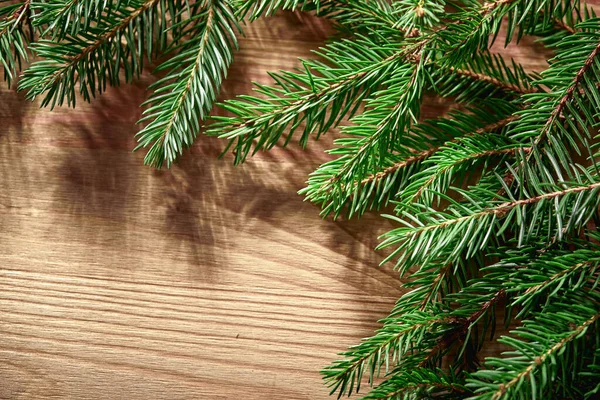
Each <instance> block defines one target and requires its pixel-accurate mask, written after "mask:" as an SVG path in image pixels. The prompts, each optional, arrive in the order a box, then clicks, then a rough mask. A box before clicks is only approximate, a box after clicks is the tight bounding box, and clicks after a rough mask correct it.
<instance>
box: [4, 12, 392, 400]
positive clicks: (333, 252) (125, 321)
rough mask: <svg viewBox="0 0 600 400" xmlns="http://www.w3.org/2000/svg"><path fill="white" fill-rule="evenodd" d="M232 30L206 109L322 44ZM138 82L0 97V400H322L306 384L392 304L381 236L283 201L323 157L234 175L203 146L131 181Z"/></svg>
mask: <svg viewBox="0 0 600 400" xmlns="http://www.w3.org/2000/svg"><path fill="white" fill-rule="evenodd" d="M246 31H247V38H246V39H243V40H242V41H241V52H240V53H238V54H237V55H236V61H235V66H234V67H233V68H232V70H231V71H230V74H229V79H228V81H227V83H226V85H225V88H224V91H223V97H231V96H233V95H234V94H236V93H248V92H249V91H250V90H251V85H250V84H249V82H250V81H252V80H258V81H262V82H269V78H268V76H267V75H266V71H267V70H277V69H290V68H294V67H297V66H299V65H300V63H299V62H298V59H297V58H298V57H308V56H310V49H312V48H316V47H318V46H320V45H322V44H323V42H324V40H325V38H326V37H327V35H329V34H330V33H331V30H330V28H329V27H328V26H327V25H326V24H325V23H323V22H322V21H318V20H316V19H314V18H310V17H307V16H306V15H300V14H292V13H284V14H282V15H281V16H279V17H276V18H272V19H269V20H268V21H263V22H257V23H255V24H252V25H251V26H248V27H247V29H246ZM152 79H153V78H152V77H151V76H149V75H148V76H144V77H143V79H142V80H141V81H140V82H139V83H138V84H136V85H134V86H127V87H122V88H120V89H118V90H114V89H111V90H109V92H108V93H106V94H105V95H103V96H102V97H100V98H99V99H97V100H96V101H94V102H93V103H92V104H84V103H83V102H81V103H79V104H78V106H77V108H76V109H74V110H73V109H67V108H62V109H58V110H55V111H52V112H51V111H50V110H45V109H44V110H40V109H39V105H38V104H36V103H34V104H31V103H29V102H26V101H24V100H23V96H22V95H17V94H15V93H14V92H13V91H8V90H6V89H3V90H2V91H1V92H0V100H1V106H0V188H1V190H0V227H1V228H0V398H2V399H21V398H24V399H31V398H52V397H55V398H73V399H75V398H77V399H81V398H89V399H118V398H123V399H159V398H164V399H198V398H206V399H217V398H223V399H238V398H239V399H242V398H244V399H275V398H281V399H316V398H325V397H326V396H327V389H326V388H325V387H324V386H323V385H322V384H321V377H320V375H319V373H318V371H319V369H321V368H322V367H323V366H325V365H327V364H328V363H329V362H330V361H331V360H332V359H334V358H335V355H336V353H337V352H338V351H341V350H344V349H345V347H346V346H348V345H351V344H354V343H356V342H357V341H358V340H359V339H360V338H361V337H364V336H367V335H370V334H371V333H372V331H373V329H375V328H376V327H377V326H378V324H377V323H376V321H377V319H378V318H381V317H383V316H384V315H385V313H386V312H387V311H389V309H390V308H391V306H392V304H393V302H394V301H395V299H396V298H397V297H398V295H399V293H400V290H399V284H398V280H397V278H396V276H395V274H394V273H393V272H391V271H390V269H389V268H388V269H378V268H377V264H378V262H379V260H380V257H381V256H380V255H378V254H376V253H375V252H373V248H374V246H375V244H376V243H377V241H376V236H377V233H380V232H381V231H383V230H385V229H386V228H387V227H389V225H386V223H385V222H383V223H382V222H381V221H380V218H379V217H377V216H375V215H373V216H370V217H368V220H366V221H364V222H360V223H357V222H355V221H353V222H340V223H333V222H331V221H323V220H322V219H321V218H320V217H319V215H318V213H319V209H318V208H317V207H315V206H313V205H311V204H309V203H306V202H303V199H302V197H300V196H298V195H297V194H296V191H297V190H299V189H300V188H302V187H303V185H304V182H305V180H306V177H307V174H308V173H309V172H310V171H311V170H312V169H314V168H315V167H316V166H317V165H318V164H319V163H320V162H322V161H323V160H324V155H323V149H325V148H326V147H327V141H325V142H323V143H316V144H311V146H310V147H311V148H310V149H309V150H308V151H306V152H303V151H301V150H299V149H297V146H292V147H290V149H289V150H275V151H273V152H270V153H265V154H262V155H259V156H257V157H255V158H253V159H252V160H250V161H249V162H248V163H247V164H246V165H243V166H240V167H234V166H233V165H232V159H231V157H228V158H226V159H224V160H218V155H219V153H220V152H221V150H222V148H223V146H224V143H223V142H221V141H219V140H210V139H207V138H205V137H203V138H200V140H199V141H198V144H197V146H194V148H193V149H192V151H191V152H189V153H188V154H186V156H185V157H184V158H183V159H182V161H181V163H180V165H177V166H175V167H173V168H172V169H171V170H161V171H156V170H152V169H150V168H148V167H144V166H143V165H142V158H143V153H142V152H138V153H132V152H131V150H132V149H133V147H134V146H135V141H134V139H133V134H134V133H135V131H136V127H135V125H134V124H135V121H136V120H137V119H138V118H139V117H140V109H139V107H138V106H139V104H140V103H141V102H142V101H143V99H144V98H145V96H146V95H147V93H146V92H145V87H146V86H147V84H148V83H150V82H151V81H152ZM368 221H371V222H373V221H377V224H369V223H368ZM363 226H364V227H368V229H364V230H362V229H361V227H363ZM374 227H379V228H380V230H379V231H377V230H376V229H374Z"/></svg>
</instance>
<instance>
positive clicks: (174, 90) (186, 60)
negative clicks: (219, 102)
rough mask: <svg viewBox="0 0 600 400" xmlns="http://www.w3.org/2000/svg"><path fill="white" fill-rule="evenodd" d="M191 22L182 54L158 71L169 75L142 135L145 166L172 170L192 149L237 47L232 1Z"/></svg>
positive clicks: (219, 1) (213, 5) (210, 6)
mask: <svg viewBox="0 0 600 400" xmlns="http://www.w3.org/2000/svg"><path fill="white" fill-rule="evenodd" d="M201 7H202V8H203V10H202V12H198V11H196V12H195V13H194V16H193V17H192V18H190V20H188V22H187V23H188V24H189V25H190V26H189V27H187V28H185V29H183V31H182V36H183V35H190V36H191V37H192V39H189V40H187V41H186V42H185V44H184V45H183V46H182V47H181V50H180V51H179V53H178V54H177V55H176V56H174V57H172V58H171V59H169V60H168V61H166V62H165V63H163V64H161V65H160V66H159V67H158V68H157V70H165V69H169V70H170V72H169V73H168V74H167V76H165V77H164V78H162V79H161V80H159V81H158V82H157V83H155V84H154V85H152V86H151V89H154V90H155V91H154V94H153V95H152V96H151V97H150V98H149V99H148V100H147V101H146V102H145V103H144V105H149V106H150V107H149V108H148V109H147V110H146V111H145V112H144V117H143V118H142V119H141V120H140V122H143V121H147V120H150V123H148V124H147V125H146V126H145V127H144V128H143V129H142V130H141V131H140V132H138V134H137V136H138V137H139V139H138V141H139V145H138V147H137V148H141V147H146V146H148V145H150V149H149V150H148V153H147V155H146V157H145V158H144V162H145V163H146V164H151V165H153V166H156V167H160V166H161V165H162V164H163V162H165V161H166V163H167V166H169V165H170V164H171V163H172V162H173V161H174V160H175V159H176V157H177V156H178V155H179V154H181V153H182V151H183V148H184V147H189V146H190V145H191V144H192V143H193V141H194V140H195V138H196V136H197V134H198V133H199V131H200V125H199V122H198V121H199V120H203V119H204V118H205V117H206V115H207V114H208V113H209V112H210V110H211V109H212V106H213V102H214V100H215V98H216V95H217V93H218V90H219V87H220V85H221V81H222V79H223V77H224V76H225V74H226V73H227V69H228V67H229V64H230V63H231V61H232V59H233V54H232V53H233V48H237V41H236V39H235V33H234V31H233V29H234V27H237V28H238V30H239V26H238V25H237V22H236V21H235V17H234V16H233V13H232V12H231V10H230V9H229V7H228V5H227V2H226V1H223V0H210V1H208V2H207V4H202V5H201Z"/></svg>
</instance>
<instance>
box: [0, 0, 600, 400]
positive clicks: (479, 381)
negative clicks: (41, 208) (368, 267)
mask: <svg viewBox="0 0 600 400" xmlns="http://www.w3.org/2000/svg"><path fill="white" fill-rule="evenodd" d="M279 10H296V12H301V11H307V12H312V13H314V14H315V15H317V16H318V17H322V18H327V19H329V20H330V21H331V22H332V23H333V25H334V26H335V27H336V29H337V30H338V34H337V35H336V36H335V37H334V38H333V39H332V40H330V41H329V42H328V43H327V44H326V45H325V46H324V47H322V48H321V49H319V50H317V51H315V57H314V58H313V59H308V60H302V64H301V65H302V67H301V68H298V69H296V70H293V71H280V72H274V73H271V78H272V80H273V83H272V84H271V85H258V84H257V85H256V88H255V89H256V93H255V94H254V95H240V96H238V97H237V98H234V99H227V100H225V101H223V102H222V103H221V104H219V106H220V107H221V108H222V109H223V110H224V111H225V112H224V113H222V114H221V116H213V117H212V121H211V123H210V124H209V125H208V126H207V127H206V129H205V130H204V129H203V127H202V121H204V120H206V119H207V117H208V114H209V113H210V111H211V109H212V108H213V104H214V102H215V101H216V98H217V95H218V92H219V86H220V85H221V83H222V81H223V79H224V77H225V76H226V73H227V69H228V67H229V65H230V64H231V62H232V59H233V53H234V50H235V48H236V47H237V40H236V35H237V34H239V33H241V30H240V25H242V24H243V23H244V21H246V22H248V21H253V20H255V19H257V18H268V17H269V16H271V15H272V14H274V13H276V12H278V11H279ZM499 37H504V38H505V39H504V41H503V42H499V41H498V38H499ZM526 37H528V38H530V37H535V38H536V40H537V42H536V46H544V47H545V48H546V51H547V52H548V53H549V54H550V53H551V54H552V56H551V57H550V59H549V60H548V66H547V68H546V69H545V70H544V71H541V72H533V71H528V70H526V69H525V68H524V67H523V66H521V65H519V64H518V63H517V62H515V61H514V60H512V59H509V58H508V57H506V56H505V55H501V54H496V53H495V52H494V51H495V50H494V49H496V48H497V47H494V48H492V45H493V44H494V43H496V42H497V43H496V46H501V45H505V46H507V45H511V46H520V45H523V44H524V43H526V42H528V41H527V40H524V38H526ZM31 39H33V42H34V43H32V44H29V41H30V40H31ZM529 42H530V41H529ZM30 51H33V52H34V54H35V55H36V56H37V57H38V58H39V60H37V61H35V62H33V63H32V64H31V65H29V67H28V68H27V69H25V71H24V72H22V74H21V78H20V81H19V88H20V89H22V90H26V91H27V96H28V97H29V98H35V97H38V96H41V97H42V101H41V103H42V105H50V106H51V107H53V106H56V105H63V104H66V105H69V106H73V105H75V102H76V99H78V98H80V97H81V98H83V99H84V100H86V101H89V100H90V99H91V98H93V97H94V96H96V95H97V94H99V93H101V92H103V91H105V90H106V88H107V86H109V85H111V86H115V85H119V84H120V82H121V81H122V80H125V82H131V81H132V80H133V79H135V78H137V77H138V76H139V74H140V73H141V72H142V70H143V67H144V63H148V62H156V63H157V64H158V67H157V68H156V72H158V73H160V74H163V75H162V77H161V78H160V79H158V80H157V81H156V82H155V83H154V84H153V85H152V86H151V87H150V89H151V90H152V94H151V95H150V97H149V99H148V100H147V101H146V102H145V103H144V106H146V107H147V108H146V110H145V112H144V116H143V118H142V119H141V121H140V122H142V123H143V124H145V126H144V127H143V128H142V129H141V131H140V132H139V133H138V140H139V146H138V148H140V147H148V148H149V150H148V153H147V155H146V158H145V162H146V163H147V164H150V165H153V166H156V167H160V166H161V165H163V164H166V165H167V166H170V165H171V164H172V163H173V162H175V161H176V159H177V157H178V156H180V155H181V154H182V152H183V149H184V148H186V147H188V146H190V145H191V144H192V143H193V141H194V140H195V138H196V137H197V135H198V134H199V133H200V132H201V131H203V130H204V132H205V133H206V134H208V135H212V136H218V137H220V138H222V139H224V140H226V141H227V142H228V146H227V149H226V151H225V152H228V151H229V150H232V151H233V153H234V157H233V158H234V162H235V163H242V162H244V161H246V160H248V158H249V157H250V156H252V155H253V154H255V153H256V152H258V151H261V150H268V149H271V148H273V147H275V146H286V145H288V144H290V143H292V142H296V141H297V142H299V144H300V145H301V146H302V147H305V146H308V145H309V143H310V141H311V138H314V139H315V140H316V139H318V138H319V137H320V136H321V135H324V134H326V133H328V132H331V131H332V130H334V129H333V128H338V129H337V132H336V133H334V134H336V135H337V137H336V138H335V140H334V146H335V147H334V148H333V149H331V150H330V151H329V153H330V154H331V156H332V159H331V160H330V161H328V162H326V163H324V164H323V165H321V166H319V167H318V168H317V169H316V171H315V172H314V173H312V174H311V175H310V176H309V178H308V183H307V187H306V188H304V189H303V190H301V192H300V193H301V194H303V195H304V196H305V197H306V199H307V200H309V201H311V202H313V203H315V204H317V205H319V206H320V207H321V209H322V215H323V216H328V215H331V216H333V217H334V218H340V217H347V218H352V217H360V216H361V215H362V214H363V213H365V212H367V211H369V210H373V209H376V210H379V209H382V208H386V212H387V213H388V214H387V217H388V218H390V219H391V220H392V221H393V222H394V223H395V224H396V227H395V228H394V229H392V230H391V231H389V232H387V233H386V234H384V235H383V236H382V237H381V239H382V241H381V243H380V245H379V246H378V249H386V256H385V258H384V260H383V264H386V263H388V262H391V263H393V265H394V266H395V268H396V269H397V271H398V272H399V274H400V276H401V277H403V278H404V280H405V281H404V284H403V287H404V288H405V289H406V292H405V294H404V295H403V296H402V297H401V298H400V299H399V300H398V302H397V303H396V305H395V306H394V308H393V309H392V311H391V313H390V315H389V316H388V317H386V318H384V319H383V320H382V321H381V323H382V327H381V328H380V329H379V330H377V331H376V332H375V333H374V335H373V336H372V337H369V338H366V339H364V340H363V341H362V342H361V343H360V344H358V345H356V346H353V347H351V348H350V349H348V350H347V351H346V352H343V353H341V358H340V359H339V360H336V361H334V362H333V363H332V364H331V365H330V366H328V367H326V368H325V369H324V370H323V371H322V373H323V377H324V379H325V382H326V384H327V385H329V387H330V388H331V393H332V394H337V395H338V396H340V397H341V396H344V395H348V396H351V395H353V394H355V393H357V392H359V391H361V392H362V391H363V390H364V389H365V385H367V386H369V392H368V393H367V394H366V397H365V398H366V399H419V398H439V397H442V398H448V399H454V398H457V399H458V398H473V399H482V400H483V399H490V400H499V399H536V398H537V399H546V398H584V399H585V398H594V396H597V394H598V393H600V361H599V357H600V346H599V344H600V333H599V330H598V320H599V319H600V289H599V287H598V282H599V280H600V273H599V265H600V245H599V244H598V243H600V233H599V232H598V224H599V223H600V215H599V212H598V211H599V207H600V195H599V194H600V161H599V160H598V158H599V156H600V153H599V151H598V146H599V142H600V136H599V135H598V127H599V126H600V84H599V83H598V82H600V19H598V18H596V15H595V13H594V11H593V9H591V8H590V7H588V6H587V5H586V4H585V3H584V2H581V1H579V0H573V1H569V0H496V1H489V2H483V1H476V0H455V1H451V0H397V1H385V0H372V1H365V0H331V1H323V0H314V1H309V0H198V1H192V0H145V1H143V0H127V1H125V0H120V1H118V0H115V1H112V0H102V1H100V0H43V1H32V2H31V3H30V2H27V1H26V2H23V3H15V4H9V5H4V6H3V7H2V8H0V62H1V63H2V65H3V68H4V71H5V77H6V79H7V80H8V81H9V83H10V81H11V80H12V79H14V78H15V77H16V75H17V74H18V73H19V71H20V68H21V62H22V61H26V60H27V59H28V53H29V52H30ZM432 98H443V99H444V102H445V104H449V105H450V110H448V111H447V112H443V113H440V114H439V115H434V116H432V115H425V117H426V118H425V117H423V116H422V115H421V114H422V113H421V111H422V108H423V107H424V104H428V102H430V101H431V99H432ZM390 205H393V207H391V206H390ZM502 319H503V321H501V320H502ZM501 322H503V323H504V325H505V327H506V329H508V327H511V330H510V331H508V330H507V331H506V332H505V333H504V334H502V335H498V334H497V330H498V329H497V326H498V325H500V323H501ZM498 344H500V345H502V346H504V348H505V349H507V351H505V352H504V353H501V354H495V356H493V357H488V358H486V359H485V360H483V359H482V358H481V353H482V350H483V349H487V353H486V354H490V353H489V351H490V350H489V349H494V348H496V349H497V348H498V347H497V345H498ZM494 346H496V347H494Z"/></svg>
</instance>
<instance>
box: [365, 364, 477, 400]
mask: <svg viewBox="0 0 600 400" xmlns="http://www.w3.org/2000/svg"><path fill="white" fill-rule="evenodd" d="M457 380H458V379H457V377H456V376H454V375H453V374H447V373H446V372H445V371H443V370H441V369H435V370H431V369H427V368H414V369H411V370H410V371H406V372H402V373H399V374H395V375H393V376H391V377H389V378H388V379H386V380H385V381H384V382H383V383H381V384H380V385H378V386H377V387H376V388H374V389H373V390H371V391H370V392H369V394H368V395H367V396H365V397H363V398H362V399H363V400H374V399H380V400H386V399H400V398H406V397H401V396H404V395H412V396H414V397H416V398H426V397H439V396H444V398H446V399H448V398H452V394H453V392H454V394H458V395H459V396H457V398H462V397H463V396H464V395H465V394H467V393H469V390H468V389H467V388H466V387H465V386H464V385H462V384H460V383H458V382H457Z"/></svg>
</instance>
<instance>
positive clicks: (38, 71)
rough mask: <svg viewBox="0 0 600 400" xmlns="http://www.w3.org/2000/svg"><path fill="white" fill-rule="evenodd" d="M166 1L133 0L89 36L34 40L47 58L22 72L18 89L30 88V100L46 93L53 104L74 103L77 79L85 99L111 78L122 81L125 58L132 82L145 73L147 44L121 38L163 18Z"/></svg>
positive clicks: (47, 102)
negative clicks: (160, 14) (160, 11)
mask: <svg viewBox="0 0 600 400" xmlns="http://www.w3.org/2000/svg"><path fill="white" fill-rule="evenodd" d="M162 1H163V0H146V1H137V0H136V1H134V0H131V1H129V2H127V4H128V5H122V6H121V8H119V9H116V10H114V11H113V12H112V13H111V14H110V16H107V17H106V19H105V20H103V21H102V22H101V23H98V24H97V25H95V26H94V27H90V28H89V29H88V31H87V33H86V34H85V35H78V36H74V37H70V36H69V38H68V40H65V41H64V42H61V43H58V44H57V43H54V42H52V41H47V40H43V41H40V42H38V43H36V44H35V46H34V47H33V50H34V51H35V52H36V53H37V54H38V55H39V56H41V57H43V58H46V59H45V60H41V61H37V62H35V63H33V64H32V65H31V66H30V67H29V68H28V69H27V70H26V71H25V72H24V74H23V79H22V80H21V82H20V83H19V90H28V93H27V98H29V99H34V98H36V97H37V96H39V95H42V94H44V93H46V94H45V96H44V99H43V100H42V106H46V105H50V106H51V108H53V107H54V106H55V105H62V104H63V103H64V102H65V100H66V102H67V104H68V105H73V106H74V105H75V101H76V96H75V86H76V83H77V82H79V91H80V93H81V94H82V96H83V98H84V100H86V101H89V100H90V99H91V97H93V96H95V93H96V91H98V92H99V93H101V92H102V91H103V90H104V89H105V88H106V83H107V82H108V83H109V84H110V85H113V86H115V85H118V84H119V72H120V65H119V64H121V63H123V64H124V69H125V72H126V80H127V81H131V80H132V79H133V77H134V75H139V73H140V72H141V68H142V55H143V53H144V49H143V48H138V47H137V46H138V41H136V40H125V41H123V40H122V39H126V38H131V37H133V36H135V32H137V31H138V30H143V28H141V25H142V24H143V25H144V26H146V27H147V28H148V29H149V28H150V27H152V26H153V25H154V22H153V21H152V20H153V19H154V18H159V17H158V15H157V14H156V13H157V7H158V6H159V5H160V4H161V2H162ZM147 12H150V13H149V14H148V13H147ZM152 39H153V38H152V35H148V36H146V43H145V45H146V47H149V48H151V47H152V44H151V43H150V42H151V41H152ZM140 44H142V43H140Z"/></svg>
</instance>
